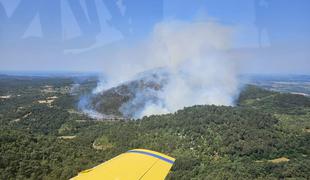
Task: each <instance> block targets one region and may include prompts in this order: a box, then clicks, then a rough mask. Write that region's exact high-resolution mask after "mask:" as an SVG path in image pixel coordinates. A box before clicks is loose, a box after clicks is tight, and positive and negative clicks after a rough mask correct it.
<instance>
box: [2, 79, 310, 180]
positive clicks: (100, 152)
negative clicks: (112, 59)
mask: <svg viewBox="0 0 310 180" xmlns="http://www.w3.org/2000/svg"><path fill="white" fill-rule="evenodd" d="M96 81H97V80H96V78H94V77H91V78H83V79H78V78H71V77H70V78H69V77H68V78H60V77H58V78H56V77H54V78H39V77H11V76H0V97H1V98H0V154H1V156H0V179H3V180H10V179H69V178H70V177H73V176H75V175H76V174H77V173H78V172H80V171H81V170H84V169H87V168H91V167H93V166H95V165H97V164H99V163H102V162H104V161H105V160H108V159H110V158H112V157H114V156H116V155H118V154H120V153H123V152H126V151H128V150H130V149H134V148H146V149H151V150H155V151H159V152H162V153H166V154H168V155H170V156H172V157H174V158H176V162H175V164H174V166H173V168H172V170H171V172H170V174H169V175H168V177H167V179H177V180H181V179H186V180H187V179H310V158H309V156H310V98H308V97H306V96H303V95H298V94H289V93H279V92H274V91H269V90H265V89H262V88H260V87H257V86H253V85H248V86H245V87H244V89H243V90H242V92H241V94H240V97H239V99H237V100H236V106H235V107H227V106H214V105H199V106H193V107H186V108H184V109H182V110H179V111H177V112H175V113H173V114H166V115H153V116H149V117H144V118H142V119H138V120H114V121H113V120H94V119H92V118H90V117H87V116H86V115H84V114H83V113H81V112H79V110H78V108H77V104H78V101H79V98H80V97H81V96H82V95H83V94H87V92H89V91H91V90H92V89H93V88H94V87H95V86H96ZM73 87H74V88H73Z"/></svg>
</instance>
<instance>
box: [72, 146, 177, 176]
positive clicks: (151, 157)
mask: <svg viewBox="0 0 310 180" xmlns="http://www.w3.org/2000/svg"><path fill="white" fill-rule="evenodd" d="M174 161H175V159H174V158H172V157H169V156H167V155H164V154H161V153H158V152H155V151H150V150H146V149H133V150H130V151H127V152H126V153H123V154H120V155H119V156H116V157H115V158H113V159H111V160H109V161H106V162H104V163H102V164H99V165H98V166H96V167H94V168H92V169H88V170H85V171H82V172H80V173H79V174H78V175H77V176H75V177H73V178H72V179H71V180H97V179H100V180H102V179H106V180H110V179H111V180H112V179H113V180H114V179H115V180H116V179H117V180H122V179H124V180H137V179H140V180H152V179H154V180H159V179H165V177H166V176H167V174H168V173H169V171H170V169H171V167H172V165H173V163H174Z"/></svg>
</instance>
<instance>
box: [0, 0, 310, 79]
mask: <svg viewBox="0 0 310 180" xmlns="http://www.w3.org/2000/svg"><path fill="white" fill-rule="evenodd" d="M79 2H80V3H79ZM85 2H87V3H85ZM200 16H204V17H208V18H212V19H215V20H216V21H218V22H219V23H221V24H223V25H228V26H232V27H234V29H235V30H236V34H235V35H236V36H235V39H234V48H235V49H237V51H238V52H244V53H252V54H256V55H257V56H256V58H253V60H249V61H247V63H245V64H246V65H245V66H247V64H249V68H248V69H250V70H249V71H253V72H264V71H266V73H270V72H275V73H277V72H279V73H310V70H309V69H310V63H309V62H310V58H309V57H310V56H309V47H310V46H309V42H310V23H309V19H310V1H309V0H294V1H292V0H162V1H161V0H53V1H50V0H0V23H1V24H0V40H1V41H0V52H1V54H0V70H26V71H27V70H39V71H42V70H43V71H44V70H48V71H53V70H74V71H75V70H78V71H100V68H99V67H100V65H104V63H103V62H101V59H100V58H97V57H96V56H99V55H97V54H96V52H97V49H101V51H109V48H111V46H112V45H111V44H115V43H119V42H122V41H136V40H140V39H144V38H145V37H147V36H148V34H149V33H150V32H151V31H152V29H153V26H154V25H155V24H156V23H158V22H160V21H162V20H165V19H178V20H184V21H194V20H197V17H198V18H199V17H200ZM259 32H261V36H259ZM259 39H260V41H261V42H259ZM260 45H261V46H262V47H263V48H265V49H264V50H263V51H260V50H259V49H260V48H259V46H260ZM292 47H294V49H292ZM266 48H267V50H266ZM290 50H294V52H292V53H290ZM79 54H81V55H79ZM279 54H281V55H279ZM287 54H289V55H287ZM295 54H298V55H297V56H295ZM19 55H22V56H19ZM75 57H78V59H79V60H77V61H73V60H72V58H75ZM282 58H283V59H282ZM86 59H87V61H90V60H89V59H92V60H91V63H86ZM258 59H259V60H258ZM55 62H56V63H55ZM248 62H249V63H248ZM90 64H92V65H90ZM265 66H268V67H267V68H266V67H265ZM279 66H283V67H281V68H276V67H279ZM279 69H280V70H279Z"/></svg>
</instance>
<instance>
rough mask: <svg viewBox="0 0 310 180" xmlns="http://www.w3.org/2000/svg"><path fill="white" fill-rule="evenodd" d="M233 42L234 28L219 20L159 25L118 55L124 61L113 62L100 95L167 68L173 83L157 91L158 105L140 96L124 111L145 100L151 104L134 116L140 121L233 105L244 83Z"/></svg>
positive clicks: (100, 89)
mask: <svg viewBox="0 0 310 180" xmlns="http://www.w3.org/2000/svg"><path fill="white" fill-rule="evenodd" d="M231 42H232V29H231V28H230V27H227V26H223V25H221V24H219V23H216V22H214V21H199V22H184V21H169V22H162V23H159V24H157V25H156V26H155V28H154V31H153V33H152V34H151V36H150V38H149V39H147V40H146V41H144V42H143V43H140V44H138V45H130V48H123V49H122V50H120V51H119V53H118V54H116V55H115V56H114V57H113V58H114V60H113V62H119V63H113V62H112V63H109V64H107V66H106V68H105V70H104V72H105V74H106V75H107V76H108V82H107V83H105V84H104V85H102V84H101V85H100V86H98V87H97V88H96V90H95V91H94V92H100V91H102V90H104V89H109V88H111V87H114V86H117V85H119V84H120V83H124V82H127V81H130V80H133V79H134V78H135V77H136V74H137V73H140V72H145V71H147V70H151V69H156V68H164V69H165V71H167V72H168V74H169V78H168V81H167V83H165V85H164V86H163V88H161V90H160V91H151V92H152V93H153V94H152V96H154V95H155V96H156V97H157V98H158V101H148V100H147V99H146V98H145V96H143V94H142V95H141V94H140V93H141V92H137V94H136V96H135V98H134V99H133V100H131V101H130V102H127V103H126V104H125V105H124V106H123V107H122V108H121V111H126V108H127V109H128V108H129V109H130V106H131V105H133V104H137V103H138V102H141V101H147V103H144V104H145V106H144V107H143V109H142V110H140V111H138V112H135V113H134V117H135V118H139V117H142V116H145V115H152V114H165V113H169V112H175V111H176V110H178V109H181V108H183V107H186V106H192V105H197V104H215V105H233V103H234V98H235V97H236V96H237V95H238V89H239V83H238V78H237V76H238V72H237V70H238V69H237V64H236V62H235V61H233V60H232V59H233V58H232V57H231V55H230V54H229V53H228V51H229V50H230V48H231ZM117 60H119V61H117ZM143 92H144V93H145V92H149V91H143ZM124 107H126V108H124Z"/></svg>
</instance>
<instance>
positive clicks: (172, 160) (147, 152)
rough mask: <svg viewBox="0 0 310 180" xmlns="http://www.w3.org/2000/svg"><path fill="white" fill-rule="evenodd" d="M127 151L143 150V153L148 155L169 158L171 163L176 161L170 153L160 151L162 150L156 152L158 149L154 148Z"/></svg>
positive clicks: (136, 150)
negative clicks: (153, 149) (154, 149)
mask: <svg viewBox="0 0 310 180" xmlns="http://www.w3.org/2000/svg"><path fill="white" fill-rule="evenodd" d="M127 152H141V153H146V154H148V155H155V156H156V157H158V158H160V159H161V157H162V158H164V159H167V160H169V161H170V162H171V164H173V163H174V161H175V158H173V157H170V156H168V155H165V154H163V153H160V152H156V151H152V150H148V149H133V150H130V151H127Z"/></svg>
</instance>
